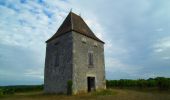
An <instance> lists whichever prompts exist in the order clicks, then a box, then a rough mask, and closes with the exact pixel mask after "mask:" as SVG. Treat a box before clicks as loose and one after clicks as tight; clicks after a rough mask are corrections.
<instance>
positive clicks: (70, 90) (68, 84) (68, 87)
mask: <svg viewBox="0 0 170 100" xmlns="http://www.w3.org/2000/svg"><path fill="white" fill-rule="evenodd" d="M72 85H73V82H72V80H69V81H67V95H72Z"/></svg>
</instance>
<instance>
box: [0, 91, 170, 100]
mask: <svg viewBox="0 0 170 100" xmlns="http://www.w3.org/2000/svg"><path fill="white" fill-rule="evenodd" d="M0 100H170V93H169V92H163V91H162V92H161V91H143V90H142V91H141V90H128V89H111V90H109V91H108V90H106V91H102V92H94V93H88V94H80V95H74V96H66V95H56V94H43V92H41V91H39V92H38V91H37V92H23V93H16V94H14V95H5V96H1V97H0Z"/></svg>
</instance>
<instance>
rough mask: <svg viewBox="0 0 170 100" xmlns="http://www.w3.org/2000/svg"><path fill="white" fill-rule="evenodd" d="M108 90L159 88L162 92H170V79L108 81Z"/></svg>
mask: <svg viewBox="0 0 170 100" xmlns="http://www.w3.org/2000/svg"><path fill="white" fill-rule="evenodd" d="M106 86H107V88H114V87H119V88H129V87H132V88H159V89H161V90H170V78H164V77H157V78H149V79H147V80H145V79H138V80H128V79H120V80H107V81H106Z"/></svg>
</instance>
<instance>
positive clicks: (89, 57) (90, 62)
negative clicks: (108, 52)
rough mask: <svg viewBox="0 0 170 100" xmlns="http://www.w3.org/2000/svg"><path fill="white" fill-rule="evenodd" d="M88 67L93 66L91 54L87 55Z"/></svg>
mask: <svg viewBox="0 0 170 100" xmlns="http://www.w3.org/2000/svg"><path fill="white" fill-rule="evenodd" d="M88 59H89V65H93V53H89V54H88Z"/></svg>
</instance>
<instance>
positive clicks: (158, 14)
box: [0, 0, 170, 84]
mask: <svg viewBox="0 0 170 100" xmlns="http://www.w3.org/2000/svg"><path fill="white" fill-rule="evenodd" d="M94 4H95V6H94ZM169 4H170V1H169V0H164V1H159V0H150V1H148V0H142V1H136V0H126V1H123V0H120V1H117V0H109V1H107V2H106V1H104V0H100V1H98V0H93V1H90V2H89V1H88V0H85V1H80V2H77V1H76V0H69V1H68V0H55V1H54V0H18V1H15V0H1V1H0V13H1V16H0V21H1V24H0V29H1V30H0V63H1V66H0V68H1V72H0V74H1V75H0V80H3V81H4V82H3V84H10V83H13V84H19V83H20V84H22V83H31V81H29V80H32V81H34V82H33V83H42V77H43V68H44V59H45V41H46V40H47V39H48V38H49V37H51V36H52V35H53V34H54V33H55V32H56V31H57V29H58V27H59V26H60V25H61V23H62V21H63V20H64V18H65V17H66V16H67V14H68V12H69V11H70V9H71V8H73V12H75V13H77V14H79V13H81V17H82V18H83V19H85V22H87V24H88V25H89V26H90V28H91V29H92V31H93V32H94V33H95V34H96V35H97V36H98V37H99V38H100V39H102V40H103V41H104V42H105V62H106V77H107V79H120V78H131V79H136V78H149V77H155V76H167V77H169V76H170V74H169V72H168V70H170V69H169V66H170V63H169V57H170V52H169V49H170V45H169V44H170V38H169V37H170V35H169V32H170V29H169V27H170V24H169V17H170V13H169V10H170V7H169ZM100 5H102V6H100ZM34 70H36V71H37V72H35V71H34ZM18 71H19V72H20V73H19V74H18ZM21 74H22V75H23V76H22V77H21ZM15 77H20V78H21V79H23V78H27V80H24V81H22V80H21V79H20V80H19V79H18V80H17V81H15ZM35 80H36V81H35Z"/></svg>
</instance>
